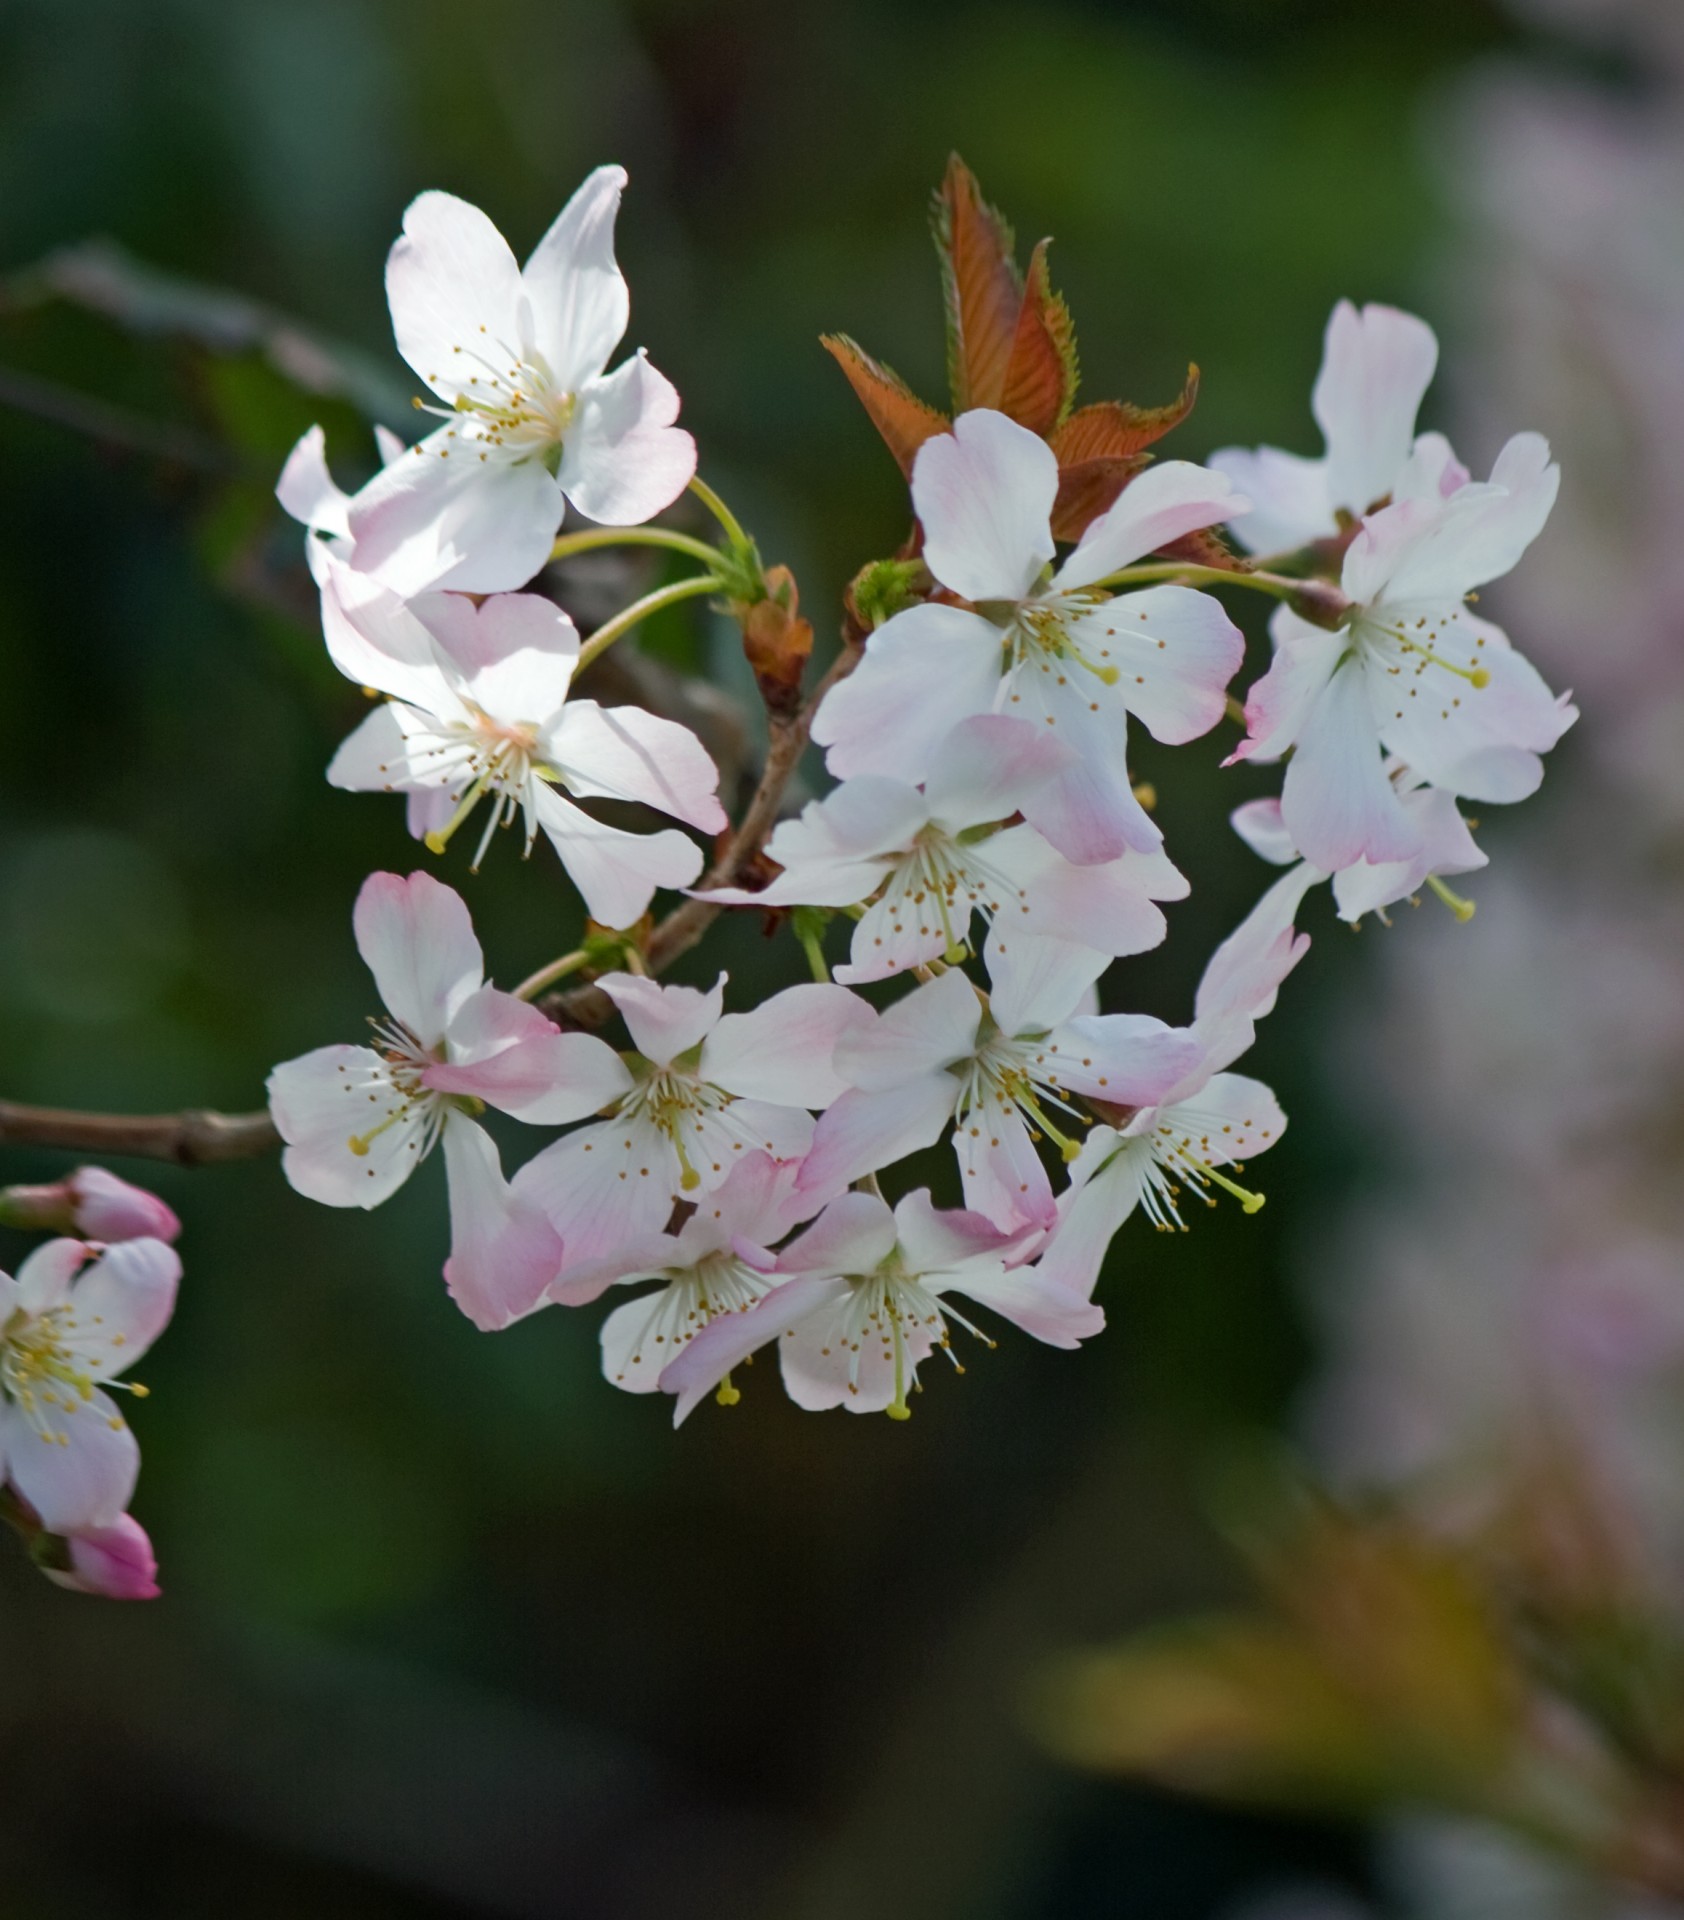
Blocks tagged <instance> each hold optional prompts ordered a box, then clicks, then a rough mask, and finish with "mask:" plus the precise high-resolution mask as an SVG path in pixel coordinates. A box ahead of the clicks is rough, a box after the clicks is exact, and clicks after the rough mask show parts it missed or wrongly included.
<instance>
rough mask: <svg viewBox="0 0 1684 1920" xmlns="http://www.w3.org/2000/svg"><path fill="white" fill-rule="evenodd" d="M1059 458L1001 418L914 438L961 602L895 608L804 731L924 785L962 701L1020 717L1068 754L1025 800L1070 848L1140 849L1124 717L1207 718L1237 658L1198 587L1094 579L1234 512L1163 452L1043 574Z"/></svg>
mask: <svg viewBox="0 0 1684 1920" xmlns="http://www.w3.org/2000/svg"><path fill="white" fill-rule="evenodd" d="M1057 491H1058V461H1057V459H1056V457H1055V455H1054V454H1053V452H1052V449H1051V448H1050V447H1048V445H1047V444H1046V442H1045V441H1044V440H1042V439H1040V438H1039V437H1038V436H1037V435H1035V434H1033V433H1030V432H1028V431H1027V430H1026V429H1024V428H1023V427H1020V426H1017V425H1016V424H1014V423H1013V422H1012V421H1011V420H1008V419H1007V418H1006V416H1005V415H1004V414H1000V413H992V412H988V411H986V410H980V409H979V410H977V411H975V412H972V413H966V414H961V415H960V417H959V419H958V420H957V421H956V422H955V423H954V427H953V431H952V432H951V433H944V434H940V435H938V436H936V437H935V438H933V439H931V440H928V441H926V442H925V443H924V445H923V446H922V447H921V448H920V449H919V452H918V457H917V461H916V463H915V464H914V467H913V473H912V499H913V505H914V507H915V508H916V510H917V513H918V517H919V520H920V522H921V524H922V525H923V528H924V559H925V562H926V564H927V565H928V567H929V569H930V572H931V573H932V574H933V575H934V576H935V578H936V579H937V581H939V582H940V583H941V585H942V586H944V587H946V588H947V589H949V591H950V592H952V593H954V594H956V595H959V596H962V598H963V599H964V600H966V601H967V602H969V603H970V604H969V605H968V606H953V605H948V604H944V603H938V602H929V603H926V604H922V605H919V606H914V607H909V608H908V609H907V610H906V611H905V612H903V613H898V614H896V615H895V616H894V617H893V618H892V619H891V620H889V621H887V622H886V623H885V624H884V625H883V626H882V627H880V628H879V629H878V630H877V631H876V632H875V633H874V634H872V635H871V637H870V639H869V640H868V641H867V643H866V649H865V656H864V658H863V659H862V660H861V661H860V663H859V665H858V666H857V667H856V668H855V669H854V671H853V672H852V674H850V675H849V677H848V678H847V679H846V680H844V681H843V682H842V683H841V684H840V685H839V686H837V687H835V688H833V689H832V690H831V692H830V693H829V694H828V695H827V696H826V698H825V700H824V703H823V705H822V706H821V707H820V708H819V711H818V714H817V716H816V718H815V720H814V723H813V738H814V740H816V741H817V742H818V743H819V744H820V745H821V746H824V747H827V748H828V749H829V753H828V756H827V764H828V765H829V767H830V770H831V772H832V773H834V774H836V775H837V776H838V777H840V778H851V777H853V776H855V775H860V774H871V775H892V776H895V777H898V778H901V779H910V780H913V781H918V780H922V779H923V778H924V777H925V775H926V774H928V773H929V772H930V771H931V770H932V768H933V767H934V765H935V762H936V756H937V754H938V753H939V751H940V748H941V744H942V741H943V739H944V737H945V735H946V733H947V731H948V729H949V728H950V727H951V726H952V724H953V722H954V721H955V720H958V719H962V718H964V717H965V716H966V715H967V714H986V713H996V714H1006V715H1012V716H1016V717H1019V718H1022V719H1026V720H1030V721H1032V722H1033V723H1034V725H1035V726H1036V727H1037V728H1038V729H1045V730H1047V731H1048V732H1050V733H1051V734H1052V735H1053V736H1054V737H1056V738H1058V739H1061V740H1063V741H1065V742H1066V743H1067V744H1068V745H1069V746H1070V747H1071V748H1072V749H1074V754H1073V757H1072V758H1071V760H1070V761H1069V762H1068V763H1067V765H1066V767H1065V768H1064V770H1063V771H1062V772H1061V773H1060V774H1058V775H1057V776H1056V777H1055V778H1053V779H1051V780H1049V781H1048V782H1047V783H1046V784H1045V785H1044V786H1043V788H1042V789H1041V790H1040V791H1039V792H1038V793H1037V794H1036V795H1034V796H1033V797H1032V798H1031V800H1030V801H1029V802H1027V803H1026V805H1025V808H1024V811H1025V813H1026V815H1027V817H1028V818H1029V819H1030V820H1031V821H1032V822H1033V823H1034V824H1035V825H1036V826H1038V827H1039V828H1040V829H1041V831H1042V832H1043V833H1045V835H1046V836H1047V838H1048V839H1049V840H1051V841H1052V843H1053V844H1054V845H1055V846H1056V847H1057V848H1058V849H1059V851H1060V852H1061V853H1063V854H1065V855H1066V856H1067V857H1068V858H1069V859H1071V860H1073V861H1076V862H1078V863H1080V864H1087V863H1090V862H1094V861H1099V860H1109V859H1114V858H1116V857H1117V856H1118V855H1120V854H1121V853H1123V852H1124V851H1125V850H1126V849H1129V848H1133V849H1134V850H1136V851H1138V852H1150V851H1151V850H1152V849H1153V848H1154V847H1156V846H1157V845H1158V844H1159V843H1160V842H1161V840H1162V838H1163V835H1162V833H1161V832H1160V830H1159V829H1158V827H1157V826H1156V825H1155V824H1154V823H1153V822H1152V820H1151V819H1150V818H1149V816H1148V815H1147V814H1146V812H1145V811H1144V810H1143V809H1142V807H1141V806H1140V804H1139V802H1138V801H1137V800H1136V799H1135V797H1134V794H1133V792H1132V790H1131V788H1130V784H1129V776H1128V767H1127V760H1126V743H1127V728H1128V718H1129V716H1130V715H1131V714H1132V715H1134V716H1135V717H1136V718H1137V719H1139V720H1140V721H1142V722H1143V723H1144V725H1145V726H1146V728H1147V730H1148V731H1149V732H1150V733H1151V734H1152V735H1153V736H1154V737H1155V738H1156V739H1159V740H1162V741H1166V742H1169V743H1172V744H1179V743H1181V742H1185V741H1188V740H1193V739H1196V738H1197V737H1198V736H1199V735H1200V734H1203V733H1206V732H1208V731H1209V730H1210V728H1211V727H1213V726H1214V725H1215V724H1216V722H1217V721H1218V720H1219V719H1220V718H1221V716H1222V712H1223V701H1224V696H1225V691H1226V688H1227V685H1228V682H1229V681H1230V680H1231V679H1232V678H1233V676H1234V674H1235V672H1236V671H1237V670H1238V668H1239V665H1240V662H1241V659H1242V658H1243V656H1244V651H1245V648H1244V643H1243V641H1242V640H1241V637H1240V634H1239V631H1238V629H1237V628H1236V627H1235V626H1234V625H1233V623H1232V621H1230V620H1229V618H1228V616H1227V614H1226V613H1224V612H1223V610H1222V608H1221V606H1220V605H1219V604H1218V603H1217V602H1216V601H1215V600H1214V599H1212V598H1211V597H1210V595H1208V594H1204V593H1197V592H1194V591H1192V590H1191V589H1189V588H1186V587H1179V586H1155V587H1148V588H1145V589H1144V590H1142V591H1139V592H1134V593H1125V594H1121V595H1119V596H1117V597H1115V598H1112V597H1110V596H1109V595H1108V594H1107V593H1106V592H1105V590H1104V586H1103V582H1104V581H1105V579H1106V578H1107V577H1108V576H1109V575H1111V574H1114V573H1116V572H1118V571H1120V570H1121V569H1123V568H1124V567H1127V566H1128V565H1130V564H1131V563H1132V562H1134V561H1136V560H1139V559H1140V558H1141V557H1142V556H1143V555H1145V554H1149V553H1152V552H1154V551H1156V550H1157V549H1158V548H1160V547H1163V546H1166V545H1168V544H1169V543H1170V542H1172V541H1174V540H1177V539H1179V538H1181V537H1182V536H1183V535H1185V534H1187V533H1191V532H1195V531H1197V530H1198V529H1200V528H1203V527H1209V526H1213V525H1215V524H1216V523H1217V522H1218V521H1222V520H1227V519H1230V518H1232V517H1233V516H1235V515H1237V514H1240V513H1242V512H1243V511H1244V510H1245V508H1246V505H1247V502H1246V501H1245V500H1244V499H1243V498H1241V496H1240V495H1238V494H1237V493H1235V491H1234V490H1233V487H1232V485H1231V484H1230V483H1229V481H1228V480H1227V479H1226V477H1225V476H1222V475H1220V474H1213V473H1209V472H1207V471H1205V469H1203V468H1202V467H1196V466H1193V465H1192V464H1191V463H1189V462H1188V461H1185V460H1172V461H1166V462H1165V463H1164V464H1163V465H1161V466H1156V467H1153V468H1151V469H1149V470H1148V471H1147V472H1146V473H1144V474H1142V475H1141V476H1140V477H1139V478H1138V479H1136V480H1134V481H1132V482H1131V483H1130V484H1129V486H1128V487H1127V488H1126V489H1125V490H1124V491H1123V493H1122V494H1121V495H1120V496H1119V498H1118V499H1117V501H1116V503H1115V505H1113V506H1112V507H1110V508H1109V509H1107V511H1106V512H1105V513H1103V514H1101V515H1100V516H1099V518H1098V519H1096V520H1095V521H1094V522H1093V523H1092V525H1091V526H1089V528H1088V530H1087V532H1086V533H1084V534H1083V536H1082V539H1081V541H1080V542H1079V544H1078V545H1077V546H1076V547H1075V548H1074V550H1073V551H1072V552H1071V553H1070V555H1069V556H1068V558H1066V560H1065V561H1064V562H1063V564H1062V565H1061V566H1059V567H1058V568H1057V570H1056V572H1055V571H1052V563H1053V560H1054V557H1055V547H1054V542H1053V535H1052V511H1053V502H1054V499H1055V496H1056V494H1057Z"/></svg>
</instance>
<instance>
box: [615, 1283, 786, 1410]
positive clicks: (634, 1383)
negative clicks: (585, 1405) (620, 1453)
mask: <svg viewBox="0 0 1684 1920" xmlns="http://www.w3.org/2000/svg"><path fill="white" fill-rule="evenodd" d="M739 1284H740V1285H745V1286H746V1285H751V1284H752V1283H751V1282H748V1281H746V1280H743V1279H739ZM767 1290H768V1291H769V1290H770V1283H768V1289H767ZM693 1302H694V1295H693V1294H691V1293H690V1291H689V1289H688V1288H686V1289H685V1291H684V1292H683V1293H682V1294H675V1291H674V1289H673V1287H671V1286H662V1287H657V1288H656V1289H655V1291H654V1292H653V1293H645V1294H642V1295H640V1296H639V1298H637V1299H636V1300H628V1301H627V1302H626V1304H625V1305H624V1306H623V1307H616V1308H615V1309H614V1311H613V1312H612V1313H611V1314H610V1315H609V1316H608V1318H607V1319H606V1320H605V1321H604V1322H603V1323H602V1335H601V1339H602V1376H603V1378H604V1379H605V1380H608V1381H610V1382H612V1384H613V1385H615V1386H616V1387H619V1388H620V1389H621V1390H622V1391H624V1392H626V1393H654V1392H655V1391H656V1390H657V1389H658V1388H659V1387H660V1384H661V1379H662V1375H663V1373H664V1371H665V1369H666V1368H667V1367H668V1366H669V1365H670V1364H671V1363H672V1361H673V1360H674V1359H676V1358H677V1356H678V1355H679V1354H680V1353H682V1352H683V1351H684V1349H685V1348H686V1347H688V1346H691V1345H693V1344H694V1342H695V1341H696V1340H698V1339H699V1338H700V1337H701V1335H702V1333H703V1332H704V1331H705V1330H706V1328H707V1327H709V1326H711V1325H713V1324H714V1323H715V1321H716V1320H719V1319H723V1320H737V1319H740V1318H742V1317H743V1315H744V1313H745V1312H746V1311H748V1309H745V1308H742V1307H738V1308H736V1309H734V1310H732V1311H729V1312H726V1313H723V1314H717V1315H714V1316H712V1317H711V1318H708V1319H703V1317H702V1315H701V1313H700V1311H699V1309H697V1308H696V1307H695V1305H694V1304H693Z"/></svg>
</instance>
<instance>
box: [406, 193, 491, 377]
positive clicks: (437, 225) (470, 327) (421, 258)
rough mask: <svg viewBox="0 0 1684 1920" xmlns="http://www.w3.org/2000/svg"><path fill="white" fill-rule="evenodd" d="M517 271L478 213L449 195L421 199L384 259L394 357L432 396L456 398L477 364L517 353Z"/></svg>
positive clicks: (412, 205)
mask: <svg viewBox="0 0 1684 1920" xmlns="http://www.w3.org/2000/svg"><path fill="white" fill-rule="evenodd" d="M520 295H521V286H520V268H519V266H518V265H517V264H516V262H515V257H514V255H513V254H512V253H511V252H510V251H509V243H508V241H506V240H505V239H504V238H503V236H502V235H501V234H500V233H499V232H498V231H497V229H496V227H495V226H493V225H492V223H491V221H490V220H489V219H488V218H487V216H486V215H485V214H483V213H482V212H481V211H480V210H479V208H478V207H475V206H471V205H470V204H469V203H468V202H467V201H466V200H459V199H457V197H456V196H455V194H453V193H437V192H433V193H423V194H418V195H417V196H416V197H415V199H413V200H412V201H411V202H410V203H409V206H408V207H407V208H406V210H405V212H404V216H403V233H402V235H401V237H400V238H399V239H398V240H397V241H396V242H395V243H394V245H393V247H392V251H391V252H390V254H388V255H387V258H386V298H387V300H388V301H389V302H390V304H391V309H392V331H393V333H394V334H395V335H396V336H397V342H398V352H399V353H401V354H402V355H403V357H404V358H405V359H406V360H407V361H408V362H409V364H410V365H411V366H412V367H413V368H414V369H415V371H416V372H417V373H418V374H419V375H420V376H421V378H422V379H423V380H424V381H425V382H426V383H427V385H428V386H429V387H431V388H432V389H433V391H434V392H435V393H437V394H439V395H441V396H442V397H443V398H444V399H445V400H446V401H447V402H449V401H451V400H454V398H455V396H456V394H457V393H458V392H459V391H461V389H462V388H463V386H464V385H465V384H466V382H467V378H468V375H469V373H470V372H473V373H478V372H480V371H481V358H482V356H483V355H485V354H488V353H489V354H492V355H495V356H498V357H499V358H501V357H502V356H503V355H505V354H507V353H508V352H509V351H510V350H512V349H514V348H516V347H518V345H519V341H518V339H517V337H516V335H517V331H518V329H517V324H516V322H517V317H518V313H519V306H520Z"/></svg>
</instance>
